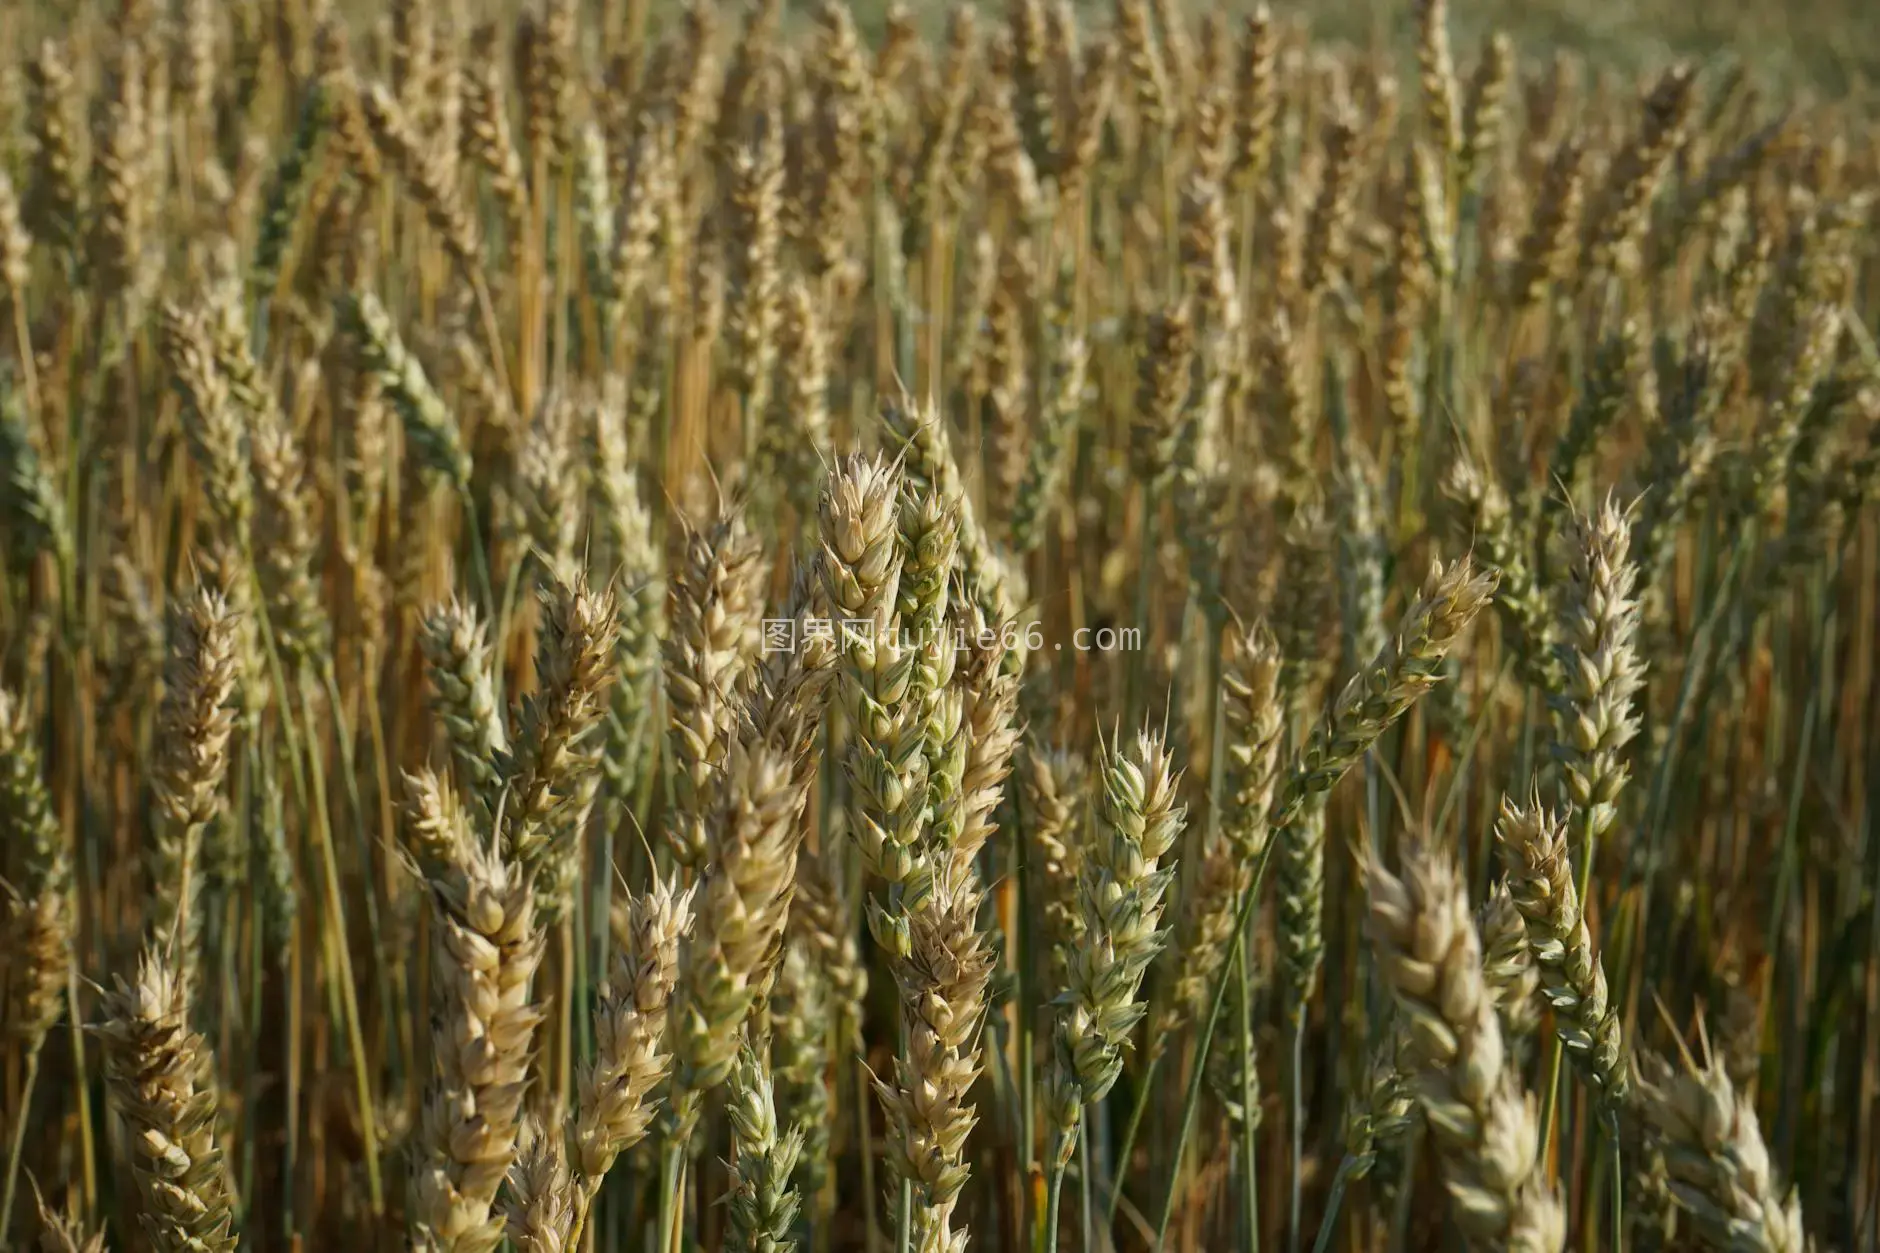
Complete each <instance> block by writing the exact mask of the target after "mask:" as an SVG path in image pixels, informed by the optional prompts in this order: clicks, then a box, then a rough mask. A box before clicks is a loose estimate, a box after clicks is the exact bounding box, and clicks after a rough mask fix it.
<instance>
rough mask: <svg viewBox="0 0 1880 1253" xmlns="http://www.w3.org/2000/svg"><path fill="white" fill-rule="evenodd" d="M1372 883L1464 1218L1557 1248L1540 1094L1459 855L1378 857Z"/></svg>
mask: <svg viewBox="0 0 1880 1253" xmlns="http://www.w3.org/2000/svg"><path fill="white" fill-rule="evenodd" d="M1365 881H1366V891H1367V895H1368V898H1369V905H1370V917H1369V922H1368V924H1367V934H1368V935H1369V937H1370V939H1371V940H1372V942H1373V943H1375V944H1376V945H1377V958H1378V965H1379V968H1380V970H1381V972H1382V973H1383V975H1384V978H1385V981H1386V982H1387V983H1388V984H1389V985H1390V988H1391V990H1392V992H1393V993H1394V994H1395V996H1396V1001H1397V1007H1398V1010H1399V1013H1400V1015H1401V1018H1402V1021H1403V1029H1404V1031H1405V1033H1406V1037H1407V1052H1406V1058H1405V1060H1406V1062H1407V1064H1408V1065H1409V1066H1410V1067H1411V1068H1412V1071H1413V1073H1414V1075H1415V1083H1416V1091H1417V1100H1418V1102H1419V1103H1420V1104H1421V1105H1422V1107H1423V1110H1424V1114H1425V1116H1426V1117H1427V1118H1428V1120H1429V1127H1430V1134H1431V1139H1432V1141H1433V1142H1434V1145H1435V1147H1436V1151H1437V1159H1438V1162H1439V1164H1440V1165H1441V1167H1442V1171H1443V1179H1444V1182H1445V1184H1446V1185H1447V1187H1448V1189H1449V1196H1450V1203H1451V1212H1452V1214H1453V1216H1454V1218H1455V1221H1456V1225H1457V1226H1458V1227H1460V1228H1461V1229H1462V1231H1463V1234H1464V1235H1466V1236H1468V1237H1469V1238H1470V1240H1472V1241H1476V1242H1480V1243H1482V1244H1484V1245H1487V1246H1492V1247H1496V1248H1507V1249H1519V1250H1523V1251H1524V1253H1525V1251H1532V1253H1540V1251H1542V1250H1551V1251H1552V1253H1558V1251H1559V1250H1560V1249H1561V1248H1562V1247H1563V1246H1564V1245H1565V1243H1566V1216H1565V1214H1564V1213H1563V1212H1562V1210H1561V1206H1560V1202H1559V1200H1558V1198H1557V1197H1556V1196H1555V1195H1554V1194H1553V1192H1552V1191H1551V1190H1550V1189H1549V1187H1548V1185H1547V1182H1546V1178H1545V1176H1544V1174H1543V1173H1542V1172H1541V1170H1540V1168H1539V1149H1540V1145H1539V1138H1540V1137H1539V1132H1538V1129H1537V1127H1536V1125H1535V1119H1534V1104H1533V1100H1532V1098H1531V1097H1529V1096H1528V1095H1527V1094H1525V1093H1524V1092H1522V1091H1521V1086H1520V1082H1519V1080H1518V1079H1517V1078H1516V1076H1515V1072H1514V1070H1513V1069H1512V1068H1511V1067H1510V1066H1509V1065H1508V1061H1507V1057H1506V1055H1505V1053H1504V1051H1503V1048H1504V1046H1503V1043H1502V1038H1501V1028H1500V1026H1499V1024H1498V1023H1497V1022H1496V1019H1495V1009H1494V998H1493V997H1492V995H1491V994H1490V993H1489V991H1488V988H1487V986H1486V985H1485V984H1484V982H1483V979H1482V954H1481V943H1480V940H1479V939H1478V938H1477V936H1476V933H1475V927H1474V926H1473V925H1472V924H1471V923H1470V921H1469V909H1468V898H1467V896H1466V895H1465V893H1464V891H1463V886H1462V882H1461V879H1460V878H1459V876H1458V875H1457V873H1456V869H1455V866H1454V864H1453V863H1452V862H1451V861H1450V860H1449V859H1448V858H1447V857H1444V856H1441V855H1437V854H1431V853H1428V852H1423V851H1415V852H1413V853H1412V854H1411V860H1410V862H1409V864H1408V865H1407V866H1406V867H1405V872H1404V877H1403V878H1401V879H1399V878H1398V877H1397V876H1395V875H1393V874H1391V873H1390V872H1389V871H1388V870H1386V869H1384V868H1383V867H1382V866H1380V865H1378V864H1377V863H1376V862H1370V863H1369V864H1368V865H1367V866H1366V868H1365Z"/></svg>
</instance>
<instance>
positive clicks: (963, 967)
mask: <svg viewBox="0 0 1880 1253" xmlns="http://www.w3.org/2000/svg"><path fill="white" fill-rule="evenodd" d="M979 906H980V889H979V885H978V883H977V882H976V879H975V876H974V875H973V874H972V872H971V871H970V870H958V869H956V868H954V867H952V866H951V865H949V864H947V863H942V864H941V866H940V867H939V869H938V871H937V873H936V874H935V875H934V877H933V879H932V881H931V883H930V884H929V885H928V887H927V890H926V891H925V892H924V893H923V894H922V896H921V898H920V900H919V901H918V903H916V904H915V905H914V906H913V907H912V908H910V909H909V910H907V911H906V912H902V913H899V914H893V915H890V914H889V913H888V912H887V911H885V910H883V909H882V908H881V907H880V906H879V905H877V904H874V903H873V902H871V903H870V913H869V924H870V926H871V927H872V928H873V930H874V932H875V937H876V940H877V941H878V942H879V943H880V944H881V945H882V947H883V948H884V949H885V950H886V951H887V952H888V954H889V963H890V965H891V966H892V968H893V970H894V974H895V983H896V984H897V985H898V987H899V989H900V1006H901V1021H902V1023H903V1025H904V1027H905V1030H906V1040H907V1047H906V1049H905V1050H903V1054H902V1056H900V1057H898V1058H897V1059H896V1061H895V1064H894V1078H893V1082H892V1083H889V1082H886V1081H883V1080H881V1079H879V1078H878V1079H876V1081H875V1091H876V1093H877V1094H878V1095H879V1096H880V1097H881V1102H882V1105H883V1107H884V1108H885V1110H886V1112H887V1118H888V1161H889V1164H890V1166H891V1167H892V1168H893V1170H894V1172H895V1173H896V1174H897V1175H899V1176H900V1177H901V1178H902V1179H905V1180H907V1181H908V1182H909V1183H911V1184H912V1185H913V1193H914V1213H913V1222H912V1230H911V1237H912V1241H913V1244H914V1247H915V1248H917V1249H921V1250H934V1251H936V1253H938V1251H939V1250H947V1249H955V1248H957V1247H959V1246H961V1245H963V1244H964V1243H965V1232H964V1231H960V1232H955V1231H954V1230H953V1226H952V1224H953V1211H954V1208H955V1206H956V1205H957V1204H958V1201H959V1195H960V1191H961V1189H963V1188H964V1187H965V1186H966V1181H967V1178H968V1177H969V1175H970V1173H971V1168H970V1166H969V1165H968V1164H967V1161H966V1139H967V1137H968V1136H969V1135H970V1134H971V1133H972V1129H973V1126H974V1124H975V1123H976V1122H977V1121H978V1118H977V1114H976V1112H975V1110H974V1107H973V1106H971V1105H969V1104H967V1101H966V1098H967V1096H968V1095H969V1094H970V1092H971V1091H972V1087H973V1083H974V1081H975V1080H976V1079H978V1077H979V1070H980V1062H981V1056H980V1049H979V1032H980V1027H981V1025H982V1024H983V1021H984V1018H985V1013H986V985H987V982H988V981H989V979H990V978H991V975H992V968H993V965H994V961H995V959H994V956H993V953H992V951H991V949H990V948H989V947H988V946H987V944H986V937H985V935H984V934H983V933H982V932H981V931H980V930H979V927H978V921H977V920H978V915H979Z"/></svg>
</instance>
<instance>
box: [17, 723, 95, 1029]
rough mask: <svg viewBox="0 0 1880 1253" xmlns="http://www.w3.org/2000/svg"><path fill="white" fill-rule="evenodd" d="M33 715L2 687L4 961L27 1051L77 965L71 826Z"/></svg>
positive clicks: (48, 1023) (52, 1017) (52, 1016)
mask: <svg viewBox="0 0 1880 1253" xmlns="http://www.w3.org/2000/svg"><path fill="white" fill-rule="evenodd" d="M34 739H35V735H34V729H33V723H32V716H31V713H30V710H29V708H28V706H27V704H26V702H25V701H23V700H21V699H20V698H19V697H18V696H17V695H16V694H14V693H13V692H11V691H8V690H7V689H5V688H0V849H3V850H5V856H6V860H5V861H0V869H4V868H7V867H15V868H16V869H14V870H13V872H12V875H11V881H10V882H6V883H4V884H0V906H3V907H4V908H0V935H4V936H5V937H6V939H7V944H6V958H5V961H4V963H0V983H3V985H4V987H5V988H6V1002H5V1004H6V1028H7V1033H8V1034H9V1035H10V1036H12V1037H13V1039H15V1040H17V1041H19V1042H20V1044H21V1046H22V1047H23V1049H24V1050H25V1051H26V1052H28V1053H31V1052H34V1051H36V1050H37V1049H38V1048H39V1047H40V1045H41V1043H42V1042H43V1041H44V1040H45V1038H46V1034H47V1032H49V1031H51V1030H52V1027H53V1024H55V1023H56V1022H57V1021H58V1019H59V1014H60V1012H61V1010H62V1008H63V1006H64V1001H65V988H66V979H67V976H68V975H69V974H70V973H71V966H72V934H73V931H74V929H75V927H76V925H77V918H76V917H75V911H74V909H73V906H72V900H71V890H72V868H71V861H70V857H69V855H68V853H67V852H66V847H65V833H64V832H63V831H62V830H60V828H59V820H58V817H57V815H56V814H55V812H54V810H53V805H52V797H51V795H50V794H49V793H48V791H47V787H46V778H45V775H44V773H43V770H42V767H41V763H40V757H39V747H38V745H37V744H36V743H35V742H34Z"/></svg>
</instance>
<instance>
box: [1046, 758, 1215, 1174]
mask: <svg viewBox="0 0 1880 1253" xmlns="http://www.w3.org/2000/svg"><path fill="white" fill-rule="evenodd" d="M1101 772H1102V778H1103V791H1102V794H1101V796H1100V797H1099V800H1098V803H1097V829H1096V832H1095V833H1094V838H1093V839H1092V840H1091V842H1090V845H1089V847H1088V848H1087V849H1086V850H1085V853H1084V866H1083V875H1082V877H1081V878H1080V879H1079V882H1078V902H1079V907H1080V912H1081V913H1082V916H1083V930H1084V936H1085V941H1084V943H1083V944H1082V945H1081V946H1079V947H1078V948H1077V949H1075V950H1074V951H1072V952H1071V953H1070V954H1069V956H1068V961H1067V963H1066V964H1067V966H1068V968H1069V975H1070V978H1069V986H1068V989H1067V994H1066V998H1065V1004H1064V1005H1063V1007H1062V1009H1061V1010H1060V1013H1059V1018H1058V1023H1057V1034H1056V1041H1057V1043H1056V1062H1055V1066H1054V1070H1053V1072H1052V1078H1051V1081H1050V1082H1051V1089H1052V1093H1051V1095H1049V1096H1047V1098H1046V1104H1047V1107H1048V1108H1049V1109H1050V1110H1051V1111H1052V1120H1053V1125H1054V1129H1055V1130H1056V1131H1057V1136H1058V1145H1057V1152H1058V1154H1059V1160H1060V1161H1062V1160H1066V1159H1068V1156H1069V1153H1070V1146H1071V1144H1073V1143H1075V1130H1076V1127H1077V1120H1078V1116H1079V1109H1080V1107H1081V1106H1083V1105H1087V1104H1089V1103H1091V1102H1093V1101H1097V1100H1101V1099H1102V1098H1103V1096H1104V1095H1105V1094H1106V1093H1108V1092H1109V1090H1110V1088H1111V1087H1112V1086H1113V1085H1114V1084H1115V1083H1116V1080H1117V1078H1118V1077H1119V1076H1120V1075H1121V1074H1122V1072H1123V1050H1124V1049H1125V1048H1127V1047H1128V1046H1129V1039H1130V1036H1131V1035H1132V1034H1133V1033H1134V1029H1135V1026H1136V1024H1137V1023H1138V1022H1139V1021H1141V1019H1142V1017H1143V1015H1144V1013H1145V1011H1146V1009H1147V1006H1146V1005H1145V1004H1144V1003H1143V1002H1142V1000H1141V999H1140V991H1141V988H1142V981H1143V978H1144V976H1145V975H1147V973H1148V970H1149V964H1150V963H1151V962H1153V961H1154V960H1155V957H1156V954H1158V953H1159V952H1161V950H1162V946H1163V944H1164V943H1165V941H1166V940H1167V933H1166V931H1164V930H1163V929H1162V927H1161V918H1162V897H1163V894H1164V892H1165V891H1166V890H1167V888H1168V884H1169V881H1170V880H1171V879H1172V878H1173V877H1174V872H1175V871H1174V865H1173V862H1172V861H1168V862H1165V861H1164V860H1163V859H1164V858H1167V857H1168V856H1169V854H1170V853H1171V852H1172V851H1173V849H1174V847H1175V844H1176V841H1177V840H1178V839H1179V838H1180V836H1181V832H1182V828H1183V826H1184V825H1185V824H1186V822H1187V810H1186V808H1184V807H1183V806H1181V805H1179V804H1177V803H1176V787H1177V779H1176V775H1175V773H1174V769H1173V767H1172V765H1171V763H1170V761H1169V757H1168V750H1167V748H1166V746H1165V745H1164V744H1163V742H1162V741H1161V740H1160V739H1159V738H1158V737H1156V736H1155V735H1153V734H1151V733H1149V732H1146V731H1145V732H1143V733H1141V734H1140V735H1138V736H1137V739H1136V743H1135V745H1134V746H1133V748H1131V749H1130V750H1128V751H1125V750H1124V749H1123V748H1122V747H1121V746H1120V745H1114V744H1113V745H1110V746H1108V747H1107V748H1106V749H1105V752H1104V759H1103V763H1102V766H1101Z"/></svg>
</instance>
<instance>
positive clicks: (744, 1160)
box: [725, 1048, 804, 1253]
mask: <svg viewBox="0 0 1880 1253" xmlns="http://www.w3.org/2000/svg"><path fill="white" fill-rule="evenodd" d="M725 1119H726V1121H727V1122H729V1123H730V1124H731V1136H732V1147H733V1155H732V1163H731V1196H730V1199H729V1202H728V1206H729V1208H728V1211H727V1217H728V1219H729V1226H730V1230H729V1232H727V1233H726V1238H725V1248H726V1249H727V1250H728V1251H730V1253H787V1251H788V1250H791V1249H794V1248H795V1247H796V1241H795V1239H794V1237H793V1234H792V1233H793V1231H794V1229H795V1226H796V1213H797V1206H798V1197H797V1193H796V1189H794V1188H792V1187H791V1186H790V1177H791V1176H792V1175H794V1174H795V1173H796V1168H797V1163H798V1161H799V1160H800V1159H801V1158H802V1156H803V1148H804V1143H803V1133H802V1131H801V1129H799V1128H797V1127H791V1128H790V1130H789V1131H787V1132H784V1131H780V1130H779V1129H778V1126H777V1103H776V1097H775V1093H774V1087H773V1084H772V1080H771V1076H770V1066H769V1064H768V1063H767V1062H765V1061H764V1060H763V1059H762V1058H761V1057H760V1056H759V1055H758V1054H757V1053H755V1052H752V1051H751V1050H750V1049H749V1048H746V1049H745V1050H744V1051H743V1052H742V1053H741V1054H740V1055H739V1057H738V1064H737V1068H736V1069H735V1070H734V1071H733V1072H732V1075H731V1084H730V1092H729V1095H728V1097H727V1099H726V1102H725Z"/></svg>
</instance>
